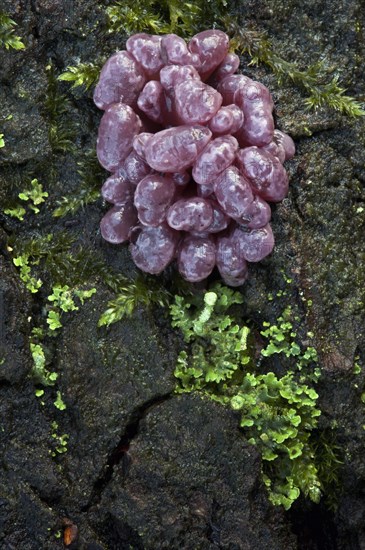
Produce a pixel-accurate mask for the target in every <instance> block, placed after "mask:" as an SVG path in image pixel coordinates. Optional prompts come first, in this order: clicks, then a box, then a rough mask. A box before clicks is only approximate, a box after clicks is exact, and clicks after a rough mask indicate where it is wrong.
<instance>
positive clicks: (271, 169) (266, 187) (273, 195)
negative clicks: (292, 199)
mask: <svg viewBox="0 0 365 550" xmlns="http://www.w3.org/2000/svg"><path fill="white" fill-rule="evenodd" d="M236 158H237V165H238V167H239V169H240V172H241V173H242V174H243V175H244V176H246V177H247V178H248V179H249V180H250V183H251V186H252V188H253V189H254V191H255V193H257V194H258V195H260V197H262V198H263V199H265V200H266V201H270V202H278V201H281V200H283V198H284V197H285V196H286V195H287V193H288V175H287V173H286V171H285V168H284V167H283V165H282V164H281V163H280V161H279V160H278V159H277V158H276V157H274V156H273V155H271V154H270V153H268V152H267V151H264V150H263V149H260V148H259V147H246V148H245V149H240V150H239V151H238V152H237V157H236Z"/></svg>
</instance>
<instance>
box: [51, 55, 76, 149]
mask: <svg viewBox="0 0 365 550" xmlns="http://www.w3.org/2000/svg"><path fill="white" fill-rule="evenodd" d="M46 72H47V80H48V87H47V95H46V98H45V102H44V107H45V114H46V116H47V118H48V121H49V131H48V138H49V143H50V146H51V149H52V152H53V153H62V154H65V153H70V152H74V151H75V136H76V126H75V123H74V121H73V118H71V117H70V101H69V99H68V98H67V97H66V95H64V94H61V93H60V91H59V89H58V82H57V77H56V74H55V70H54V66H53V65H52V63H49V64H48V65H47V66H46Z"/></svg>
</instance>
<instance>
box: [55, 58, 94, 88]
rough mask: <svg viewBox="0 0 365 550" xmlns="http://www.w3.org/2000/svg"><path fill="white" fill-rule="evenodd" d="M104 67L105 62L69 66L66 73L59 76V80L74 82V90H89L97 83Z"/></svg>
mask: <svg viewBox="0 0 365 550" xmlns="http://www.w3.org/2000/svg"><path fill="white" fill-rule="evenodd" d="M102 65H103V61H100V62H99V63H95V62H93V63H91V62H89V63H79V64H78V65H75V66H69V67H67V69H66V71H65V72H64V73H62V74H60V75H59V76H58V80H63V81H65V82H72V88H78V87H80V86H83V87H84V88H85V89H86V90H88V89H89V88H91V86H95V84H96V83H97V81H98V79H99V74H100V71H101V67H102Z"/></svg>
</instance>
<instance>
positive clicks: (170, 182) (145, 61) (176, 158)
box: [94, 30, 295, 286]
mask: <svg viewBox="0 0 365 550" xmlns="http://www.w3.org/2000/svg"><path fill="white" fill-rule="evenodd" d="M126 49H127V51H120V52H118V53H116V54H114V55H112V56H111V57H110V59H109V60H108V61H107V62H106V64H105V65H104V67H103V69H102V71H101V74H100V80H99V82H98V84H97V86H96V89H95V93H94V101H95V104H96V105H97V107H99V108H100V109H102V110H104V115H103V117H102V119H101V123H100V127H99V136H98V142H97V154H98V158H99V162H100V164H101V165H102V166H103V167H104V168H105V169H106V170H108V171H109V172H111V176H110V177H109V178H108V179H107V180H106V182H105V183H104V185H103V187H102V195H103V197H104V199H105V200H106V201H108V202H110V203H111V204H113V207H112V208H111V209H110V210H109V211H108V212H107V213H106V214H105V216H104V217H103V219H102V221H101V234H102V236H103V238H104V239H105V240H107V241H108V242H110V243H113V244H119V243H123V242H128V241H129V242H130V252H131V255H132V258H133V260H134V262H135V264H136V265H137V266H138V267H139V268H140V269H141V270H143V271H145V272H147V273H152V274H158V273H161V271H163V270H164V269H165V268H166V267H167V266H168V265H169V264H170V263H171V262H172V261H174V260H176V261H177V266H178V269H179V271H180V273H181V275H182V276H183V277H184V278H185V279H186V280H188V281H191V282H197V281H201V280H203V279H205V278H206V277H208V276H209V275H210V273H211V272H212V271H213V269H214V267H215V266H216V267H217V268H218V270H219V273H220V275H221V277H222V278H223V280H224V281H225V282H226V284H228V285H231V286H239V285H241V284H243V283H244V281H245V280H246V278H247V275H248V262H259V261H260V260H262V259H263V258H265V257H266V256H267V255H268V254H270V253H271V251H272V249H273V247H274V236H273V233H272V230H271V227H270V224H269V222H270V217H271V209H270V206H269V204H268V201H269V202H278V201H281V200H282V199H283V198H284V197H285V196H286V194H287V192H288V176H287V174H286V171H285V169H284V167H283V163H284V161H286V160H288V159H290V158H292V157H293V155H294V153H295V147H294V143H293V140H292V139H291V138H290V137H289V136H288V135H286V134H284V133H283V132H281V131H280V130H275V129H274V120H273V116H272V110H273V101H272V98H271V95H270V92H269V90H268V89H267V88H266V87H265V86H264V85H263V84H261V83H259V82H255V81H253V80H251V79H250V78H248V77H247V76H244V75H242V74H237V73H236V71H237V69H238V66H239V58H238V56H237V55H236V54H234V53H230V52H229V38H228V36H227V35H226V34H225V33H224V32H222V31H219V30H207V31H204V32H201V33H199V34H197V35H195V36H194V37H193V38H192V39H191V40H190V42H189V43H186V42H185V41H184V40H183V39H182V38H180V37H178V36H177V35H175V34H169V35H166V36H153V35H148V34H136V35H134V36H131V37H130V38H129V39H128V41H127V45H126Z"/></svg>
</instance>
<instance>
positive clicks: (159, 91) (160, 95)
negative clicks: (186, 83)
mask: <svg viewBox="0 0 365 550" xmlns="http://www.w3.org/2000/svg"><path fill="white" fill-rule="evenodd" d="M137 104H138V107H139V108H140V109H141V111H143V112H144V113H145V114H146V115H147V116H148V117H149V118H150V119H151V120H153V121H154V122H158V123H159V124H163V123H164V122H165V120H166V117H165V116H164V113H166V101H165V94H164V89H163V87H162V85H161V82H159V81H157V80H150V81H149V82H147V84H146V85H145V87H144V88H143V90H142V92H141V93H140V95H139V97H138V101H137Z"/></svg>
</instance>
